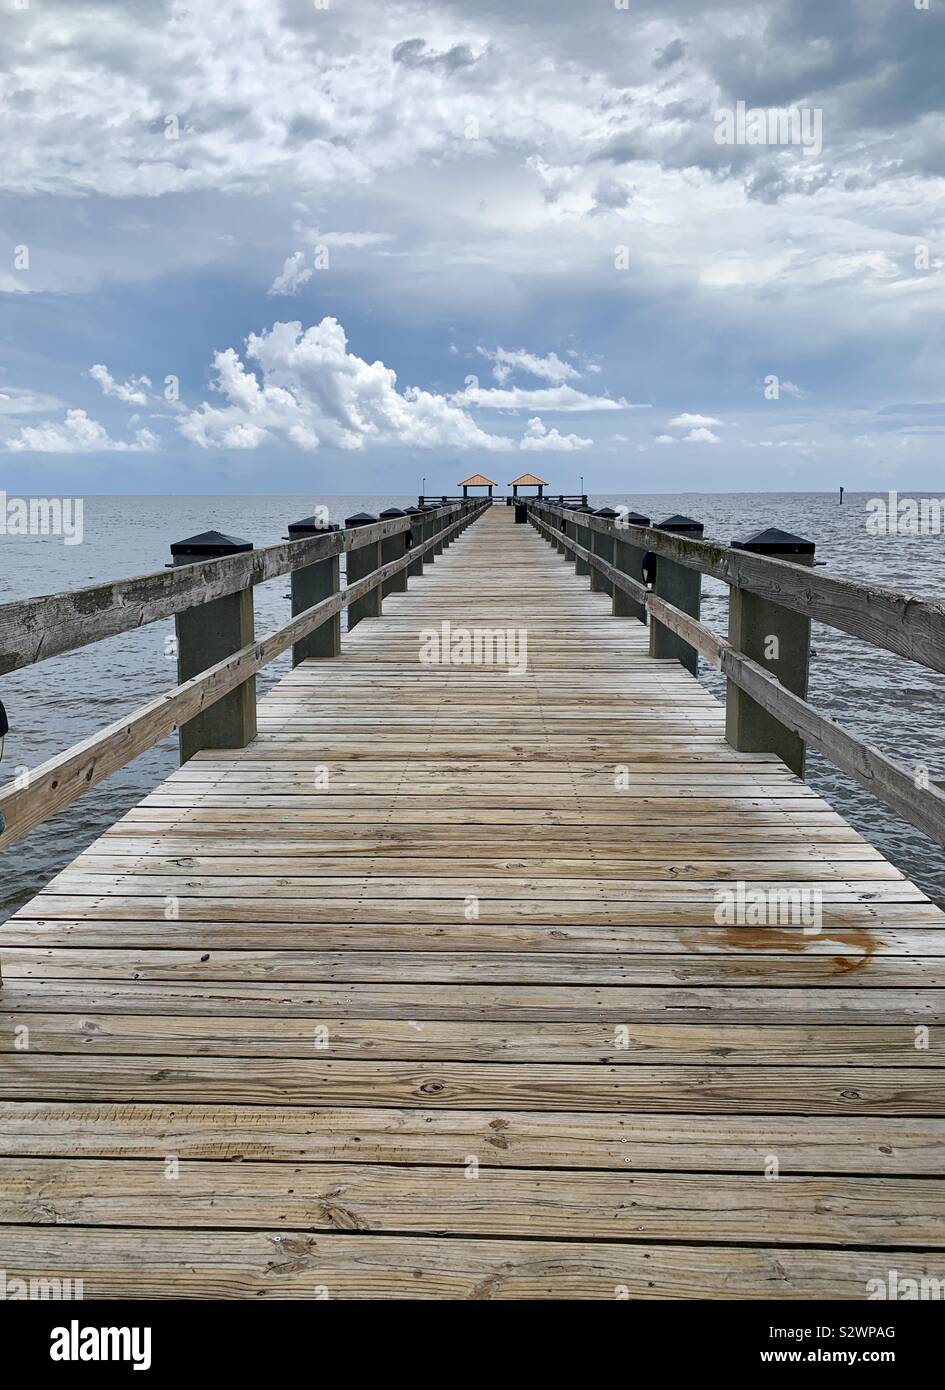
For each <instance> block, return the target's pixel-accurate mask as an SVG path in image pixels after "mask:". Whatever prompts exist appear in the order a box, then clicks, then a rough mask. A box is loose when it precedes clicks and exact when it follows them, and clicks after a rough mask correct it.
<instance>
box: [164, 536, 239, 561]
mask: <svg viewBox="0 0 945 1390" xmlns="http://www.w3.org/2000/svg"><path fill="white" fill-rule="evenodd" d="M252 548H253V543H252V541H241V540H239V539H238V538H237V537H236V536H225V535H224V534H223V532H222V531H201V533H200V535H199V536H188V537H187V539H186V540H185V541H175V542H174V544H173V545H172V546H171V554H172V555H173V556H174V557H175V559H176V558H177V557H178V556H181V555H193V556H194V557H195V558H196V557H198V556H199V557H202V558H203V559H205V560H213V559H218V558H219V557H220V556H221V555H239V554H242V553H243V552H244V551H246V550H252Z"/></svg>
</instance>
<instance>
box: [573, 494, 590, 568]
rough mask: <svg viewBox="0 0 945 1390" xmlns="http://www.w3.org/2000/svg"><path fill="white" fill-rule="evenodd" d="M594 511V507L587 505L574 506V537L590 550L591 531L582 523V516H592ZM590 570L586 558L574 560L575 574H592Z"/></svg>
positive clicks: (579, 543)
mask: <svg viewBox="0 0 945 1390" xmlns="http://www.w3.org/2000/svg"><path fill="white" fill-rule="evenodd" d="M593 511H594V508H593V507H588V506H586V505H585V506H583V507H575V508H574V539H575V540H576V541H577V543H578V545H580V546H582V547H583V548H584V549H585V550H590V548H591V533H590V531H589V530H588V528H587V527H586V526H582V525H581V517H582V516H591V515H592V514H593ZM590 572H591V567H590V565H589V564H588V563H587V561H586V560H579V559H576V560H575V561H574V573H575V574H590Z"/></svg>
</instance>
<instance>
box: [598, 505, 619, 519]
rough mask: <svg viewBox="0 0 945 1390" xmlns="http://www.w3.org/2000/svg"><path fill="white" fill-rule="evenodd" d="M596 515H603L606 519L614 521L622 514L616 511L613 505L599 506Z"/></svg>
mask: <svg viewBox="0 0 945 1390" xmlns="http://www.w3.org/2000/svg"><path fill="white" fill-rule="evenodd" d="M594 515H595V516H602V517H603V518H604V520H605V521H608V520H610V521H613V520H614V518H615V517H617V516H619V515H620V513H619V512H615V511H614V509H613V507H598V508H597V511H596V512H595V513H594Z"/></svg>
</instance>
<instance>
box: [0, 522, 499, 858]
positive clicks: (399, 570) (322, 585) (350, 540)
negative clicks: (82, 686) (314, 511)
mask: <svg viewBox="0 0 945 1390" xmlns="http://www.w3.org/2000/svg"><path fill="white" fill-rule="evenodd" d="M485 505H487V504H486V503H483V502H481V501H478V500H472V499H470V500H469V501H468V502H466V503H454V504H452V505H449V506H446V507H438V508H430V509H424V510H422V511H421V510H420V509H416V511H415V512H414V513H413V514H411V515H404V516H399V517H396V518H394V519H391V520H384V521H380V522H378V523H376V524H360V523H359V524H357V525H349V526H348V527H346V528H345V529H344V530H341V529H338V528H335V529H331V530H329V529H327V528H326V529H325V530H324V532H323V534H313V535H307V534H306V535H304V536H303V537H302V538H301V539H298V540H290V541H288V542H287V543H285V544H281V545H273V546H268V547H267V548H266V549H264V550H243V551H241V552H240V553H236V554H228V555H225V556H223V557H221V558H217V559H208V560H197V561H195V562H194V563H180V557H179V558H178V563H177V565H176V566H175V567H174V568H171V569H167V570H161V571H158V572H157V573H152V574H145V575H139V576H137V577H135V578H131V579H120V580H116V581H114V582H112V583H107V584H97V585H93V586H91V587H89V588H85V589H73V590H68V591H66V592H63V593H57V594H49V595H46V596H44V597H41V598H33V599H24V600H20V601H17V602H13V603H8V604H4V605H0V674H2V673H4V672H7V671H14V670H18V669H20V668H22V667H24V666H29V665H31V664H33V663H34V662H37V661H43V660H45V659H46V658H47V657H51V656H56V655H59V654H61V653H64V652H69V651H74V650H76V649H77V648H79V647H84V646H87V645H89V644H90V643H94V642H99V641H101V640H102V639H103V638H106V637H113V636H116V635H117V634H119V633H122V632H130V631H132V630H133V629H135V628H139V627H142V626H144V625H145V624H147V623H153V622H157V621H158V620H160V619H162V618H168V617H171V616H174V617H175V618H176V622H177V640H178V676H179V678H180V684H178V685H177V686H175V687H174V688H173V689H172V690H168V691H166V692H165V693H164V694H162V695H159V696H158V697H157V699H155V700H151V701H149V702H148V703H147V704H145V705H142V706H140V707H139V708H138V709H136V710H135V711H134V712H133V713H132V714H129V715H126V716H125V717H124V718H123V719H120V720H119V721H118V722H117V723H115V724H112V725H110V726H109V727H108V728H106V729H103V730H101V731H100V732H99V733H96V734H94V735H92V736H91V737H90V738H87V739H85V740H84V741H82V742H81V743H78V744H75V745H74V746H73V747H72V748H69V749H67V750H66V751H65V752H64V753H60V754H57V755H56V756H55V757H53V758H51V759H50V760H49V761H48V762H46V763H44V764H42V766H40V767H38V768H36V769H34V770H33V771H31V772H30V773H29V775H28V776H24V777H21V778H17V780H16V781H15V782H13V783H9V784H7V785H5V786H4V787H2V788H0V849H2V848H5V847H6V846H8V845H11V844H13V843H14V842H15V841H17V840H20V839H22V837H23V836H24V835H26V834H28V833H29V831H31V830H33V829H35V827H36V826H38V825H41V824H42V823H43V822H44V821H46V820H48V819H49V817H50V816H53V815H56V814H57V812H59V811H61V810H63V809H64V808H65V807H66V806H69V805H71V803H72V802H74V801H76V800H77V799H78V798H79V797H80V796H81V795H82V794H83V792H85V791H88V789H89V788H90V787H94V786H96V785H97V784H98V783H99V782H101V781H102V780H103V779H104V778H105V777H108V776H109V775H110V774H111V773H112V772H115V771H117V770H118V769H119V768H121V767H124V766H125V765H126V764H127V763H129V762H131V761H132V760H133V759H134V758H136V757H138V756H139V755H140V754H141V753H144V752H146V751H147V749H149V748H151V747H153V746H154V744H156V743H158V742H159V741H160V740H161V739H162V738H165V737H166V736H167V735H168V734H171V733H173V732H174V731H175V730H178V731H179V732H180V736H181V749H182V757H184V758H187V757H190V756H192V755H193V753H194V752H196V751H199V750H200V749H201V748H210V747H216V748H239V747H244V746H245V745H246V743H248V742H249V741H250V739H251V738H253V737H254V736H255V731H256V715H255V681H254V677H255V674H256V672H257V671H259V670H261V669H262V668H263V667H264V666H266V665H268V663H269V662H271V661H273V660H274V659H275V658H276V657H277V656H279V655H281V653H282V652H284V651H287V650H288V649H289V648H290V647H292V648H293V660H294V661H296V662H298V661H299V660H302V659H304V657H305V656H306V655H325V656H331V655H336V654H337V651H338V649H339V644H340V618H339V617H338V615H340V613H341V612H342V610H343V609H345V608H347V609H348V610H349V629H350V627H353V626H354V625H355V624H356V622H357V621H358V620H359V619H360V618H363V617H366V616H369V614H374V613H376V614H380V612H381V603H382V594H383V592H384V589H385V585H387V584H390V583H391V582H392V581H395V580H396V579H397V578H398V577H400V576H402V579H401V582H400V587H402V588H405V587H406V576H407V574H408V572H409V573H412V574H417V573H422V566H423V564H424V563H425V562H430V561H432V560H433V559H434V556H435V555H436V554H438V553H440V552H441V551H442V549H443V548H444V546H447V545H449V543H450V541H451V540H453V539H454V538H455V537H456V535H458V533H459V532H460V531H462V530H463V529H464V528H465V527H466V526H468V525H469V524H470V523H471V522H472V521H474V520H475V519H476V518H477V517H478V516H479V515H480V514H481V513H482V511H483V509H484V507H485ZM291 529H295V528H291ZM303 529H307V528H303ZM316 529H317V525H316V524H313V526H312V530H316ZM408 538H409V539H410V540H412V544H410V545H409V546H408ZM223 539H225V538H223ZM342 554H347V555H348V557H349V559H348V575H347V583H346V585H345V587H344V588H342V587H341V584H340V571H339V557H340V556H341V555H342ZM284 574H291V576H292V586H293V603H292V607H293V617H292V618H291V619H290V621H289V622H287V623H284V624H283V625H282V626H281V627H278V628H276V629H275V630H274V631H272V632H269V633H267V634H266V635H265V636H263V637H259V638H257V637H256V636H255V634H254V632H253V622H252V588H253V586H254V585H256V584H261V583H263V582H264V581H265V580H268V579H274V578H277V577H278V576H280V575H284ZM316 595H318V597H317V601H315V602H309V601H308V600H309V599H311V598H312V597H314V596H316ZM321 595H324V596H321ZM366 604H368V605H369V606H368V607H365V605H366ZM359 605H361V607H360V608H359ZM247 619H248V621H247ZM333 620H335V626H334V629H333V630H332V628H331V624H332V621H333ZM320 629H328V639H327V641H326V642H324V643H323V645H322V648H321V650H312V649H310V648H309V647H307V643H308V642H310V640H311V639H312V635H313V634H315V633H317V632H318V631H319V630H320ZM235 633H239V634H241V640H240V639H239V638H234V637H232V636H229V634H235ZM221 641H222V642H223V644H224V647H226V650H225V654H223V655H222V657H220V650H219V649H220V644H221ZM214 648H216V650H215V651H214ZM206 652H213V654H214V655H216V656H218V657H220V659H217V660H213V659H212V657H211V658H210V659H207V657H206V655H205V653H206ZM188 665H189V666H190V668H191V669H188ZM237 692H239V693H240V695H241V696H242V698H239V699H237V700H236V701H234V702H232V703H231V705H230V707H229V708H224V707H223V706H221V703H220V702H223V701H224V700H225V697H227V696H230V695H233V694H235V693H237ZM221 709H223V713H222V715H221V714H220V711H221ZM211 711H216V715H215V717H213V718H210V717H209V715H210V712H211Z"/></svg>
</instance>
